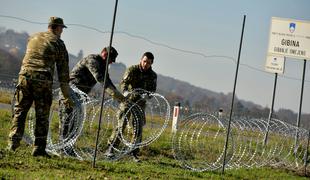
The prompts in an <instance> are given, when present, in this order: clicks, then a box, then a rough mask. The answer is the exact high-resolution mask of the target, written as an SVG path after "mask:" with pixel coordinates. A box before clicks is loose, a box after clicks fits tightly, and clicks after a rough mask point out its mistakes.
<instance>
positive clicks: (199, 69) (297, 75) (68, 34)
mask: <svg viewBox="0 0 310 180" xmlns="http://www.w3.org/2000/svg"><path fill="white" fill-rule="evenodd" d="M0 2H1V6H0V26H2V27H6V28H11V29H15V30H17V31H19V32H22V31H26V32H28V33H30V34H32V33H34V32H37V31H45V30H46V26H47V24H46V23H47V21H48V18H49V17H50V16H59V17H62V18H63V19H64V22H65V24H67V25H68V28H67V29H65V30H64V33H63V35H62V39H63V40H64V41H65V43H66V46H67V49H68V51H69V52H70V53H72V54H75V55H77V53H78V52H79V50H80V49H83V51H84V55H87V54H90V53H98V52H99V51H100V50H101V48H102V47H103V46H106V45H108V44H109V39H110V34H109V33H108V32H109V31H111V25H112V16H113V10H114V3H115V1H113V0H88V1H79V0H53V1H45V0H27V1H25V0H0ZM118 5H119V6H118V11H117V17H116V18H117V19H116V25H115V35H114V39H113V46H115V47H116V48H117V49H118V51H119V57H118V59H117V61H119V62H123V63H124V64H126V65H127V66H128V65H132V64H136V63H137V62H138V61H139V58H140V56H141V55H142V53H143V52H145V51H151V52H153V53H154V56H155V62H154V70H155V71H156V72H158V73H159V74H162V75H165V76H170V77H173V78H176V79H179V80H183V81H187V82H189V83H191V84H193V85H195V86H199V87H202V88H206V89H210V90H213V91H216V92H223V93H225V94H226V93H228V92H232V90H233V81H234V76H235V69H236V64H235V62H234V60H237V55H238V48H239V41H240V35H241V27H242V20H243V16H244V15H246V23H245V32H244V41H243V48H242V53H241V59H240V63H241V65H240V68H239V70H240V71H239V76H238V81H237V82H238V84H237V89H236V93H237V96H238V98H241V99H244V100H248V101H252V102H255V103H257V104H260V105H262V106H268V107H270V104H271V95H272V90H273V82H274V74H270V73H267V72H265V71H264V65H265V60H266V54H267V48H268V37H269V28H270V20H271V17H283V18H290V19H298V20H305V21H310V11H309V7H310V1H309V0H295V1H292V0H234V1H231V0H216V1H215V0H213V1H211V0H192V1H190V0H168V1H167V0H156V1H151V0H130V1H129V0H119V3H118ZM9 16H13V17H17V18H23V19H25V20H27V21H32V22H26V21H23V20H18V19H14V18H12V17H9ZM309 64H310V62H309V61H308V62H307V71H306V82H305V89H304V101H303V110H302V111H303V112H307V113H310V94H309V93H310V72H309V71H310V69H309V68H310V65H309ZM302 68H303V60H298V59H291V58H288V59H287V60H286V65H285V74H284V75H281V76H279V79H278V89H277V96H276V103H275V109H279V108H288V109H292V110H294V111H295V112H297V111H298V107H299V98H300V88H301V76H302Z"/></svg>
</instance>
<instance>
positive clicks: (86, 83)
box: [70, 54, 119, 96]
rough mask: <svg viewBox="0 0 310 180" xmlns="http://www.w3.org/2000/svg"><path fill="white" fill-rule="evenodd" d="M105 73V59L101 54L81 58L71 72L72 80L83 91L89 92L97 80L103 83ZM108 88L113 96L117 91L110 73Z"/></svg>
mask: <svg viewBox="0 0 310 180" xmlns="http://www.w3.org/2000/svg"><path fill="white" fill-rule="evenodd" d="M104 75H105V61H104V60H103V59H102V57H101V56H100V55H99V54H91V55H88V56H87V57H85V58H83V59H81V60H80V61H79V62H78V63H77V64H76V65H75V66H74V67H73V69H72V71H71V73H70V82H71V83H73V84H74V85H76V86H77V87H78V88H79V89H80V90H81V91H83V92H85V93H89V92H90V91H91V89H92V88H93V87H94V86H95V84H96V83H97V82H99V83H101V84H103V81H104ZM106 88H107V92H108V93H109V94H110V95H111V96H113V95H114V93H115V91H117V90H116V87H115V86H114V84H113V83H112V81H111V79H110V76H109V74H107V79H106ZM117 92H118V91H117ZM118 93H119V92H118Z"/></svg>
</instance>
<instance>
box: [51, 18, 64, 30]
mask: <svg viewBox="0 0 310 180" xmlns="http://www.w3.org/2000/svg"><path fill="white" fill-rule="evenodd" d="M48 25H49V26H50V25H59V26H62V27H65V28H67V26H66V25H64V21H63V19H62V18H60V17H55V16H52V17H50V19H49V21H48Z"/></svg>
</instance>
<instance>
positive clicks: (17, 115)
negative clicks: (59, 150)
mask: <svg viewBox="0 0 310 180" xmlns="http://www.w3.org/2000/svg"><path fill="white" fill-rule="evenodd" d="M63 28H66V26H65V25H64V22H63V19H62V18H59V17H50V19H49V24H48V31H46V32H40V33H36V34H34V35H32V36H31V37H30V38H29V41H28V44H27V50H26V54H25V57H24V59H23V62H22V66H21V70H20V72H19V77H18V84H17V86H16V92H15V95H14V97H15V99H16V102H15V105H14V114H13V121H12V127H11V131H10V134H9V143H8V150H11V151H15V150H16V148H18V147H19V146H20V141H21V139H22V137H23V134H24V129H25V121H26V116H27V113H28V111H29V108H30V107H31V105H32V103H33V102H34V104H35V111H36V113H35V114H36V121H35V130H34V135H35V140H34V148H33V151H32V155H33V156H45V157H50V155H49V154H47V153H46V151H45V148H46V139H47V133H48V127H49V122H48V119H49V111H50V107H51V104H52V84H53V75H54V68H55V64H56V68H57V72H58V78H59V82H60V88H61V91H62V93H63V94H64V97H65V101H64V103H65V104H66V105H67V106H68V107H71V106H73V101H72V99H71V98H70V97H69V85H68V82H69V66H68V63H69V57H68V52H67V49H66V46H65V44H64V42H63V41H62V40H61V39H60V37H61V34H62V32H63Z"/></svg>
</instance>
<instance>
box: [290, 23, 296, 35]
mask: <svg viewBox="0 0 310 180" xmlns="http://www.w3.org/2000/svg"><path fill="white" fill-rule="evenodd" d="M295 28H296V24H295V23H290V32H291V33H293V32H294V31H295Z"/></svg>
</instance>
